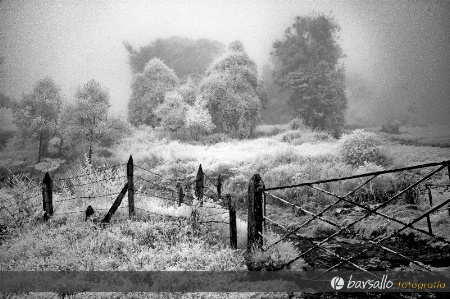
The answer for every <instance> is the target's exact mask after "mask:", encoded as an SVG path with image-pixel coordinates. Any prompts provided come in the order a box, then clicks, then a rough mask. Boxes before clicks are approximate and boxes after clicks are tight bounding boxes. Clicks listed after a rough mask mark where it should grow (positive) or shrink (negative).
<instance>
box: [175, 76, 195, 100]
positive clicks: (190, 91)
mask: <svg viewBox="0 0 450 299" xmlns="http://www.w3.org/2000/svg"><path fill="white" fill-rule="evenodd" d="M178 92H179V93H180V95H181V96H182V97H183V99H184V101H185V102H186V103H187V104H189V105H193V104H194V102H195V98H196V96H197V86H195V84H194V82H193V81H192V79H191V77H188V79H187V81H186V83H184V84H183V85H180V87H178Z"/></svg>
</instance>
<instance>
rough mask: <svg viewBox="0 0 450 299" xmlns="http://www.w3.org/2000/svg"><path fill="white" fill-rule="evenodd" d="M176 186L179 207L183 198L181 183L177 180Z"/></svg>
mask: <svg viewBox="0 0 450 299" xmlns="http://www.w3.org/2000/svg"><path fill="white" fill-rule="evenodd" d="M176 188H177V191H178V206H179V207H181V204H182V203H183V198H184V192H183V184H181V183H180V182H178V183H177V187H176Z"/></svg>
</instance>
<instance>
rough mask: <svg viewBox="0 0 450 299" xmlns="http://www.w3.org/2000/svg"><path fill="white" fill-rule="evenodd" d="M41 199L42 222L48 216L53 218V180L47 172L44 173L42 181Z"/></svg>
mask: <svg viewBox="0 0 450 299" xmlns="http://www.w3.org/2000/svg"><path fill="white" fill-rule="evenodd" d="M42 198H43V209H44V211H45V215H44V220H47V219H48V217H49V216H53V180H52V178H51V177H50V175H49V174H48V172H46V173H45V176H44V180H43V181H42Z"/></svg>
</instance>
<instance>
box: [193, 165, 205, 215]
mask: <svg viewBox="0 0 450 299" xmlns="http://www.w3.org/2000/svg"><path fill="white" fill-rule="evenodd" d="M204 188H205V174H204V173H203V169H202V164H200V166H199V167H198V171H197V177H196V179H195V196H196V197H197V199H198V200H199V201H200V206H201V207H202V206H203V189H204Z"/></svg>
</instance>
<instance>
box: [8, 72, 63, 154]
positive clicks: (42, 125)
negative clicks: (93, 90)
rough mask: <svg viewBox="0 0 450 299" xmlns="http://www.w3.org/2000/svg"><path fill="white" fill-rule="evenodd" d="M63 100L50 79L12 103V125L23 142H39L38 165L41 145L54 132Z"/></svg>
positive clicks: (38, 84) (41, 81)
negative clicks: (14, 125)
mask: <svg viewBox="0 0 450 299" xmlns="http://www.w3.org/2000/svg"><path fill="white" fill-rule="evenodd" d="M62 102H63V99H62V97H61V94H60V88H59V87H58V86H57V85H56V84H55V82H53V80H52V79H50V78H44V79H42V80H40V81H38V82H37V83H36V85H35V86H34V88H33V91H32V92H31V93H29V94H25V95H23V97H22V99H21V100H20V101H18V102H14V103H12V107H11V108H12V112H13V116H14V123H15V124H16V125H17V128H18V131H19V134H20V136H21V137H22V138H23V139H24V140H31V141H34V140H39V150H38V163H39V162H40V161H41V156H42V152H43V144H44V143H45V142H46V141H48V140H49V139H50V137H51V135H52V134H53V133H54V132H55V130H56V126H57V122H58V115H59V113H60V110H61V105H62Z"/></svg>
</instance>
